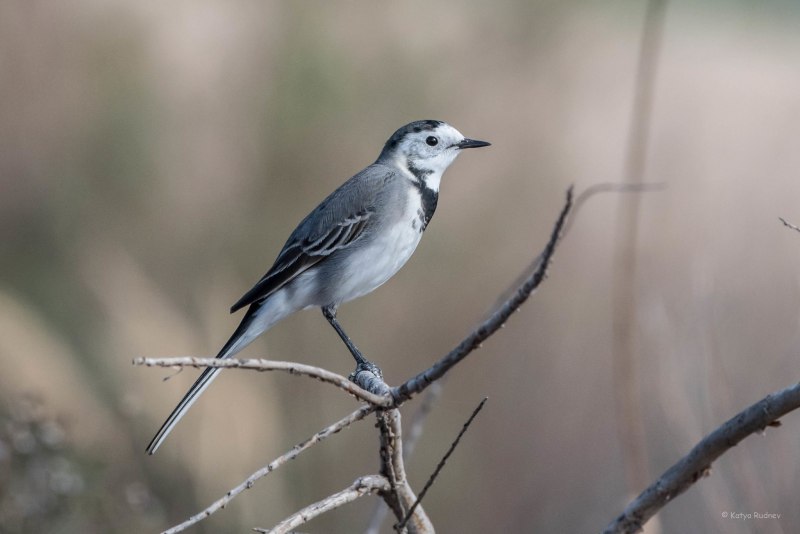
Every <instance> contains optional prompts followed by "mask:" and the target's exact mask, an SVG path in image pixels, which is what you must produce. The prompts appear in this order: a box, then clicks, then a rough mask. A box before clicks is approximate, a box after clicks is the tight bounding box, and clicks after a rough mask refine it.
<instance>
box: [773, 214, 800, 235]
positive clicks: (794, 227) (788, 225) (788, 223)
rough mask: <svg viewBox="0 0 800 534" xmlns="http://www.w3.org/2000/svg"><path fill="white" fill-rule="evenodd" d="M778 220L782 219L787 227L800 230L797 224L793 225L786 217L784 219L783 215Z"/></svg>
mask: <svg viewBox="0 0 800 534" xmlns="http://www.w3.org/2000/svg"><path fill="white" fill-rule="evenodd" d="M778 220H779V221H781V222H782V223H783V225H784V226H786V227H787V228H791V229H792V230H796V231H798V232H800V227H797V226H795V225H793V224H792V223H790V222H787V221H786V219H784V218H783V217H778Z"/></svg>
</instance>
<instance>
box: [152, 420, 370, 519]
mask: <svg viewBox="0 0 800 534" xmlns="http://www.w3.org/2000/svg"><path fill="white" fill-rule="evenodd" d="M376 409H377V407H376V406H374V405H365V406H362V407H361V408H359V409H358V410H356V411H354V412H353V413H351V414H350V415H348V416H346V417H343V418H342V419H340V420H339V421H337V422H335V423H333V424H332V425H330V426H327V427H325V428H323V429H322V430H320V431H319V432H317V433H316V434H314V435H313V436H311V437H310V438H308V439H307V440H305V441H303V442H302V443H298V444H297V445H295V446H294V447H293V448H292V449H291V450H290V451H288V452H286V453H284V454H282V455H281V456H279V457H278V458H276V459H275V460H273V461H272V462H271V463H269V464H268V465H266V466H264V467H262V468H261V469H259V470H258V471H256V472H255V473H253V474H252V475H250V476H249V477H248V478H247V480H245V481H244V482H242V483H241V484H239V485H238V486H236V487H235V488H233V489H231V490H230V491H228V493H226V494H225V496H223V497H222V498H220V499H217V500H216V501H214V502H213V503H212V504H211V505H210V506H209V507H208V508H206V509H205V510H203V511H202V512H200V513H198V514H195V515H193V516H192V517H190V518H189V519H187V520H186V521H184V522H183V523H181V524H180V525H176V526H174V527H172V528H169V529H167V530H165V531H164V532H163V533H162V534H174V533H175V532H181V531H183V530H185V529H186V528H188V527H190V526H192V525H194V524H195V523H197V522H199V521H202V520H203V519H205V518H206V517H208V516H210V515H211V514H213V513H215V512H217V511H219V510H221V509H222V508H224V507H225V505H226V504H228V503H229V502H230V501H231V500H232V499H234V498H235V497H236V496H237V495H239V494H240V493H242V492H243V491H244V490H246V489H250V488H252V487H253V484H255V482H256V481H257V480H258V479H260V478H263V477H265V476H267V475H268V474H270V473H271V472H273V471H274V470H275V469H277V468H279V467H280V466H282V465H283V464H285V463H286V462H288V461H289V460H294V459H295V458H297V456H298V455H299V454H300V453H301V452H303V451H304V450H306V449H308V448H309V447H311V446H312V445H314V444H316V443H319V442H320V441H322V440H324V439H325V438H327V437H329V436H331V435H332V434H335V433H337V432H339V431H340V430H342V429H344V428H347V427H348V426H350V425H352V424H353V423H355V422H356V421H360V420H361V419H363V418H364V417H366V416H367V415H369V414H371V413H372V412H374V411H375V410H376Z"/></svg>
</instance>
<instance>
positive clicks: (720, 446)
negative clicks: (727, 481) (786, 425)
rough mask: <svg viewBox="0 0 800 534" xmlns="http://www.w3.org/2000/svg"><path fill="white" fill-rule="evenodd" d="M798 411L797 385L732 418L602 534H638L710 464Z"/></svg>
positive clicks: (704, 473)
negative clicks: (746, 439) (742, 442)
mask: <svg viewBox="0 0 800 534" xmlns="http://www.w3.org/2000/svg"><path fill="white" fill-rule="evenodd" d="M798 408H800V384H795V385H793V386H790V387H788V388H786V389H784V390H781V391H777V392H775V393H772V394H770V395H767V396H766V397H765V398H763V399H761V400H760V401H758V402H757V403H755V404H753V405H752V406H750V407H748V408H746V409H745V410H744V411H742V412H740V413H739V414H737V415H735V416H734V417H732V418H731V419H729V420H728V421H726V422H725V423H724V424H723V425H722V426H720V427H719V428H717V429H716V430H714V431H713V432H712V433H711V434H709V435H708V436H706V437H705V438H703V440H702V441H700V443H698V444H697V445H695V446H694V448H693V449H692V450H691V451H689V454H687V455H686V456H684V457H683V458H682V459H681V460H680V461H678V462H677V463H676V464H675V465H673V466H672V467H670V468H669V469H667V470H666V471H665V472H664V474H662V475H661V476H660V477H659V478H658V480H656V481H655V482H654V483H653V484H651V485H650V486H649V487H648V488H647V489H645V490H644V491H643V492H642V493H641V494H640V495H639V496H638V497H636V499H634V500H633V502H631V503H630V504H629V505H628V506H627V507H626V508H625V511H624V512H622V514H621V515H620V516H619V517H617V518H616V519H615V520H614V521H612V522H611V523H610V524H609V525H608V526H607V527H606V529H605V530H604V531H603V532H604V534H617V533H630V532H639V531H640V530H641V529H642V526H643V525H644V524H645V523H646V522H647V520H648V519H650V518H651V517H653V516H654V515H655V514H656V513H657V512H658V511H659V510H660V509H661V508H663V507H664V506H665V505H666V504H667V503H669V502H670V501H672V500H673V499H674V498H675V497H677V496H678V495H680V494H681V493H683V492H684V491H686V490H687V489H689V488H690V487H691V486H692V485H693V484H694V483H695V482H697V481H698V480H700V479H701V478H703V477H705V476H708V475H709V474H710V473H711V463H712V462H713V461H714V460H716V459H717V458H719V457H720V456H722V455H723V454H724V453H725V452H726V451H728V450H729V449H731V448H733V447H734V446H736V445H737V444H738V443H739V442H740V441H742V440H743V439H744V438H746V437H747V436H749V435H750V434H753V433H755V432H763V431H764V430H765V429H766V428H767V427H768V426H780V422H779V421H778V419H779V418H780V417H782V416H783V415H786V414H787V413H789V412H791V411H792V410H796V409H798Z"/></svg>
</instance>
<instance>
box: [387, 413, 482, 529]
mask: <svg viewBox="0 0 800 534" xmlns="http://www.w3.org/2000/svg"><path fill="white" fill-rule="evenodd" d="M487 400H489V397H484V398H483V400H482V401H481V402H480V404H478V406H477V408H475V409H474V410H473V411H472V415H470V416H469V419H467V422H466V423H464V426H463V427H462V428H461V432H459V433H458V436H456V439H455V441H453V443H452V444H451V445H450V448H449V449H447V452H446V453H445V454H444V456H443V457H442V459H441V461H439V464H438V465H437V466H436V469H434V471H433V474H432V475H431V476H430V478H429V479H428V481H427V482H426V483H425V486H424V487H423V488H422V491H420V492H419V496H418V497H417V500H416V501H414V504H413V505H412V506H411V508H410V509H409V510H408V512H407V513H406V516H405V517H404V518H403V520H402V521H401V522H400V523H398V524H397V525H396V526H395V530H396V531H398V532H400V531H402V530H403V528H404V527H405V526H406V523H407V522H408V520H409V518H411V516H412V515H413V513H414V510H416V509H417V506H419V503H420V502H422V499H424V498H425V494H426V493H428V490H429V489H430V487H431V486H433V483H434V482H435V481H436V477H438V476H439V473H441V471H442V469H443V468H444V465H445V464H446V463H447V460H448V459H449V458H450V455H451V454H453V451H454V450H456V447H458V442H459V441H461V436H463V435H464V434H465V433H466V432H467V429H469V425H471V424H472V420H473V419H475V416H476V415H478V413H479V412H480V411H481V410H482V409H483V405H484V404H486V401H487Z"/></svg>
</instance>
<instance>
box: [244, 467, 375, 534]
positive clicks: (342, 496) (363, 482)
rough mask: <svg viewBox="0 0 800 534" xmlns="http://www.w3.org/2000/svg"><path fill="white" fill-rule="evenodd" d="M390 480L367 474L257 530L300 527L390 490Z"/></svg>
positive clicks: (267, 533)
mask: <svg viewBox="0 0 800 534" xmlns="http://www.w3.org/2000/svg"><path fill="white" fill-rule="evenodd" d="M388 490H389V481H388V480H386V477H382V476H380V475H367V476H363V477H360V478H357V479H356V481H355V482H353V484H352V485H350V486H349V487H348V488H345V489H343V490H342V491H340V492H338V493H334V494H333V495H330V496H328V497H326V498H324V499H322V500H321V501H317V502H315V503H314V504H310V505H308V506H306V507H305V508H303V509H302V510H300V511H298V512H296V513H294V514H292V515H290V516H289V517H287V518H286V519H284V520H283V521H281V522H280V523H278V524H277V525H275V526H274V527H272V528H271V529H269V530H267V529H263V528H254V529H253V530H255V531H256V532H262V533H264V534H286V533H288V532H290V531H291V530H292V529H293V528H295V527H298V526H300V525H302V524H304V523H308V522H309V521H311V520H312V519H314V518H315V517H317V516H319V515H322V514H324V513H326V512H330V511H331V510H335V509H336V508H339V507H341V506H344V505H345V504H347V503H351V502H353V501H355V500H356V499H360V498H361V497H364V496H365V495H371V494H373V493H375V492H379V491H388Z"/></svg>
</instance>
